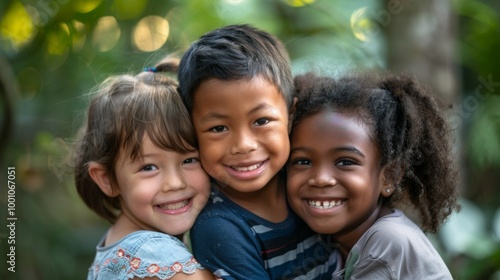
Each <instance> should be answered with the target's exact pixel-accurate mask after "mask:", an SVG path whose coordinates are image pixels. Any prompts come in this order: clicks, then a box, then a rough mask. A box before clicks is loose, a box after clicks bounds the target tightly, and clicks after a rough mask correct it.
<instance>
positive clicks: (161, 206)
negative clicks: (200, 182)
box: [158, 199, 189, 210]
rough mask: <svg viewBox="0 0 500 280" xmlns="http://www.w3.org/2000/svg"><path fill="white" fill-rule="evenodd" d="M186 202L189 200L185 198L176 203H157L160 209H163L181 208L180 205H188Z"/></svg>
mask: <svg viewBox="0 0 500 280" xmlns="http://www.w3.org/2000/svg"><path fill="white" fill-rule="evenodd" d="M188 203H189V200H188V199H186V200H183V201H179V202H176V203H171V204H162V205H158V207H159V208H160V209H163V210H177V209H181V208H182V207H185V206H186V205H188Z"/></svg>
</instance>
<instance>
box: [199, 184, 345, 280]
mask: <svg viewBox="0 0 500 280" xmlns="http://www.w3.org/2000/svg"><path fill="white" fill-rule="evenodd" d="M288 212H289V214H288V217H287V218H286V219H285V220H284V221H283V222H280V223H273V222H270V221H267V220H265V219H263V218H261V217H259V216H257V215H255V214H253V213H252V212H250V211H248V210H246V209H244V208H242V207H241V206H239V205H237V204H236V203H234V202H232V201H231V200H230V199H228V198H227V197H226V196H225V195H224V194H222V193H220V192H219V191H217V190H216V189H212V194H211V197H210V199H209V201H208V203H207V206H206V207H205V208H204V210H203V211H202V212H201V213H200V215H199V216H198V219H197V220H196V222H195V224H194V226H193V228H192V229H191V231H190V237H191V244H192V247H193V254H194V256H195V257H196V259H197V260H198V261H199V262H200V264H201V265H202V266H204V267H206V268H208V269H210V270H211V271H212V272H214V274H215V275H216V276H218V277H220V278H223V279H258V280H265V279H304V280H305V279H307V280H309V279H331V275H332V273H333V272H334V271H337V270H338V269H340V254H339V252H338V251H337V249H336V248H335V246H333V245H332V244H328V243H327V242H325V241H324V240H323V239H322V238H321V236H320V235H319V234H316V233H315V232H313V231H312V230H311V229H310V228H309V227H308V226H307V225H306V224H305V223H304V222H303V221H302V220H300V218H299V217H298V216H297V215H295V213H293V211H292V210H291V209H290V208H289V211H288Z"/></svg>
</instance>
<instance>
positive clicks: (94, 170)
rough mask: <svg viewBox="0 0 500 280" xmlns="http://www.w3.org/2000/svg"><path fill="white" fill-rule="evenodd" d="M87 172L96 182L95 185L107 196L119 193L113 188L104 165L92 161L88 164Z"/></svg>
mask: <svg viewBox="0 0 500 280" xmlns="http://www.w3.org/2000/svg"><path fill="white" fill-rule="evenodd" d="M88 172H89V176H90V178H92V180H93V181H94V182H95V183H96V184H97V186H99V188H100V189H101V191H102V192H103V193H104V194H105V195H107V196H109V197H115V196H118V195H119V193H118V192H117V191H115V190H114V188H113V185H112V183H111V178H110V175H109V172H108V171H107V169H106V168H105V167H104V165H102V164H100V163H97V162H92V163H90V164H89V167H88Z"/></svg>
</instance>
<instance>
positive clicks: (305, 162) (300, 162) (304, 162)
mask: <svg viewBox="0 0 500 280" xmlns="http://www.w3.org/2000/svg"><path fill="white" fill-rule="evenodd" d="M292 164H294V165H311V161H310V160H308V159H297V160H294V161H292Z"/></svg>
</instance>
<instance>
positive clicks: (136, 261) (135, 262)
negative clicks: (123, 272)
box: [130, 258, 141, 269]
mask: <svg viewBox="0 0 500 280" xmlns="http://www.w3.org/2000/svg"><path fill="white" fill-rule="evenodd" d="M140 264H141V259H139V258H133V259H132V260H131V261H130V265H131V266H132V268H133V269H137V268H139V265H140Z"/></svg>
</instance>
